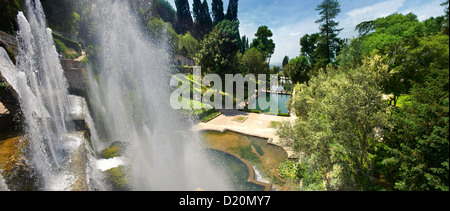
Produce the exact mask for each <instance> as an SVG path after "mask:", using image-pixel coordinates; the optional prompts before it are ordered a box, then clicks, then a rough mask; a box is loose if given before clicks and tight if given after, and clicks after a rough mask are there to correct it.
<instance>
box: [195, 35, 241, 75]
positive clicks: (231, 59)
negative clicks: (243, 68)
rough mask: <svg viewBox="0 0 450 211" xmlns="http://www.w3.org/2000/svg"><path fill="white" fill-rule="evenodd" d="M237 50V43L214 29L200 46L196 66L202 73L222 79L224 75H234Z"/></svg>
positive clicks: (237, 66) (237, 63)
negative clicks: (200, 68) (216, 75)
mask: <svg viewBox="0 0 450 211" xmlns="http://www.w3.org/2000/svg"><path fill="white" fill-rule="evenodd" d="M237 49H238V45H237V42H236V41H235V40H234V39H232V38H230V36H229V35H228V34H227V33H225V32H223V31H222V30H220V29H218V28H217V27H216V28H214V29H213V30H212V32H211V33H209V34H208V35H207V36H205V39H204V40H203V41H202V43H201V44H200V51H199V52H198V55H197V62H198V65H199V66H201V67H202V71H203V72H204V73H215V74H218V75H219V76H221V77H222V78H225V74H235V73H237V72H238V71H239V57H238V55H237V54H238V50H237Z"/></svg>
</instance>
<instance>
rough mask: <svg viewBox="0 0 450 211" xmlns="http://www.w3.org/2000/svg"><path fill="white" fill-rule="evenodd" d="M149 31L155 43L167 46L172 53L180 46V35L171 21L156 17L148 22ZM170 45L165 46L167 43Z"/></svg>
mask: <svg viewBox="0 0 450 211" xmlns="http://www.w3.org/2000/svg"><path fill="white" fill-rule="evenodd" d="M147 28H148V33H149V35H150V37H151V39H152V41H153V43H154V44H156V45H158V46H160V47H163V48H166V47H168V48H169V49H168V50H170V53H172V54H173V53H175V52H176V50H177V48H178V36H177V33H176V32H175V30H174V29H173V28H172V25H171V24H170V23H166V22H164V21H163V20H161V19H158V18H154V19H152V20H150V21H149V22H148V24H147ZM166 43H167V44H168V46H164V45H165V44H166Z"/></svg>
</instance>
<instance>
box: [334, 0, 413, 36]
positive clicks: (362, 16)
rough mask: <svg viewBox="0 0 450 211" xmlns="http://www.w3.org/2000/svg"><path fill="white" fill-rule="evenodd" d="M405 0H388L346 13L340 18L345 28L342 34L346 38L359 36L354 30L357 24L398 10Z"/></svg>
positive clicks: (341, 24) (341, 25)
mask: <svg viewBox="0 0 450 211" xmlns="http://www.w3.org/2000/svg"><path fill="white" fill-rule="evenodd" d="M405 1H406V0H387V1H383V2H379V3H376V4H373V5H370V6H366V7H362V8H358V9H354V10H351V11H349V12H347V13H345V14H344V15H343V16H342V18H341V19H339V21H340V27H343V28H344V30H343V31H342V32H341V34H340V36H341V37H344V38H351V37H353V36H357V33H356V32H355V31H354V29H355V26H356V25H358V24H359V23H361V22H364V21H370V20H375V19H377V18H381V17H386V16H388V15H391V14H393V13H395V12H398V10H399V9H400V8H401V7H402V6H403V5H404V2H405Z"/></svg>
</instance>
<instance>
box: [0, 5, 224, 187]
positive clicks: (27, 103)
mask: <svg viewBox="0 0 450 211" xmlns="http://www.w3.org/2000/svg"><path fill="white" fill-rule="evenodd" d="M95 2H96V3H97V4H98V5H101V6H99V7H95V6H94V7H93V10H97V11H95V14H97V15H98V16H97V17H96V20H95V21H96V22H97V23H98V25H97V26H98V30H99V31H98V33H97V35H98V40H97V43H98V45H99V48H100V49H101V51H100V53H99V54H100V55H98V58H100V59H99V60H100V61H97V63H98V64H99V66H98V72H96V73H94V72H93V71H89V74H88V75H89V76H88V77H89V80H88V81H89V83H88V84H89V95H90V96H89V97H90V102H91V104H92V108H93V109H95V114H96V116H95V119H97V120H101V121H100V122H97V123H103V124H104V125H102V126H103V127H102V128H105V129H104V130H105V132H104V133H106V134H105V137H107V138H108V139H109V142H108V143H105V142H100V141H99V138H98V135H97V134H96V130H95V126H94V121H93V118H92V117H91V116H90V115H89V111H88V110H87V106H86V102H85V101H84V99H80V98H77V97H73V96H70V95H69V94H68V91H67V90H68V83H67V81H66V79H65V77H64V73H63V69H62V67H61V64H60V61H59V60H58V55H57V52H56V48H55V45H54V43H53V38H52V35H51V30H50V29H48V28H46V21H45V15H44V12H43V8H42V5H41V3H40V1H39V0H25V11H26V14H24V13H22V12H20V13H19V14H18V16H17V21H18V25H19V32H18V34H17V41H18V45H19V51H18V55H17V58H16V60H17V67H16V66H14V65H12V63H11V61H9V58H8V59H7V60H8V61H7V62H3V61H1V63H2V65H6V66H7V67H8V68H6V69H7V70H4V68H2V69H1V71H2V74H3V75H6V76H5V78H6V79H7V81H8V82H9V83H10V84H11V86H12V87H13V88H14V89H15V90H16V92H17V93H18V95H19V96H20V99H21V103H20V104H21V108H22V113H23V117H24V119H25V121H24V122H25V125H24V128H25V132H26V138H27V139H28V140H29V146H28V153H27V154H28V155H29V156H30V161H31V165H32V168H33V169H34V170H35V171H36V173H37V176H38V177H39V187H38V188H39V190H72V189H73V186H74V184H78V183H80V182H79V181H81V180H83V181H87V183H88V184H86V185H87V186H88V187H89V190H107V189H108V187H107V185H105V184H103V176H102V175H101V174H99V171H100V170H99V169H98V168H97V164H98V162H97V161H96V158H95V152H99V151H101V150H102V149H104V148H105V147H106V146H109V144H110V143H112V142H116V141H120V142H122V143H126V146H127V147H126V148H125V149H126V152H125V154H124V155H123V156H122V157H121V158H120V160H117V159H116V161H117V162H115V163H114V165H117V164H125V165H127V167H128V168H127V169H131V170H130V171H131V172H129V175H130V176H129V177H130V178H129V181H131V186H132V189H133V190H187V191H192V190H195V189H197V188H201V189H204V190H228V187H229V185H227V181H225V179H224V178H223V177H222V175H221V174H220V173H219V172H217V169H216V168H213V167H212V164H211V163H210V162H209V160H208V155H207V154H206V152H205V150H204V148H203V146H202V142H201V141H200V140H201V137H200V134H198V133H196V132H193V131H192V130H191V129H192V123H191V122H190V121H188V120H186V119H184V118H180V114H179V113H178V111H174V110H173V109H172V108H171V107H170V102H169V99H170V98H169V96H170V91H171V90H170V87H169V81H170V78H169V77H170V76H169V75H170V69H171V68H170V63H171V62H170V59H169V53H168V50H167V48H168V45H167V40H160V41H158V42H155V41H154V40H153V39H152V38H149V37H147V36H146V35H145V33H144V32H143V30H142V29H141V28H139V27H138V25H139V21H138V20H137V18H136V17H134V15H132V13H131V12H130V9H129V7H128V6H129V5H128V4H127V3H126V1H113V0H97V1H95ZM94 4H95V3H94ZM165 38H167V36H163V39H165ZM0 50H2V49H0ZM1 53H2V54H4V55H6V53H5V52H4V51H2V52H1ZM2 57H3V56H2ZM80 113H82V116H83V118H84V121H85V122H86V124H87V125H88V126H89V128H90V132H91V139H92V147H90V146H89V144H86V143H85V139H84V136H83V135H82V134H80V133H79V132H74V131H73V128H74V125H73V124H72V123H73V121H72V119H73V118H75V117H76V116H78V115H79V114H80ZM88 146H89V147H88ZM93 150H94V151H93ZM83 153H85V154H83ZM84 159H85V161H84V163H78V164H76V163H75V162H76V161H75V160H78V161H79V160H82V161H83V160H84ZM108 165H109V164H108ZM82 168H84V172H80V171H79V170H77V169H82ZM82 177H84V179H80V178H82Z"/></svg>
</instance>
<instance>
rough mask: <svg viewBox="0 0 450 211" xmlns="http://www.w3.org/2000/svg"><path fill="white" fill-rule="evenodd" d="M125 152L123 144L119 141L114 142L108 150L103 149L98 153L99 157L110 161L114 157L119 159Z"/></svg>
mask: <svg viewBox="0 0 450 211" xmlns="http://www.w3.org/2000/svg"><path fill="white" fill-rule="evenodd" d="M124 152H125V144H124V143H122V142H119V141H116V142H114V143H112V144H111V146H109V148H106V149H104V150H103V151H102V152H101V153H100V157H101V158H103V159H110V158H115V157H120V156H122V155H123V153H124Z"/></svg>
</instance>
